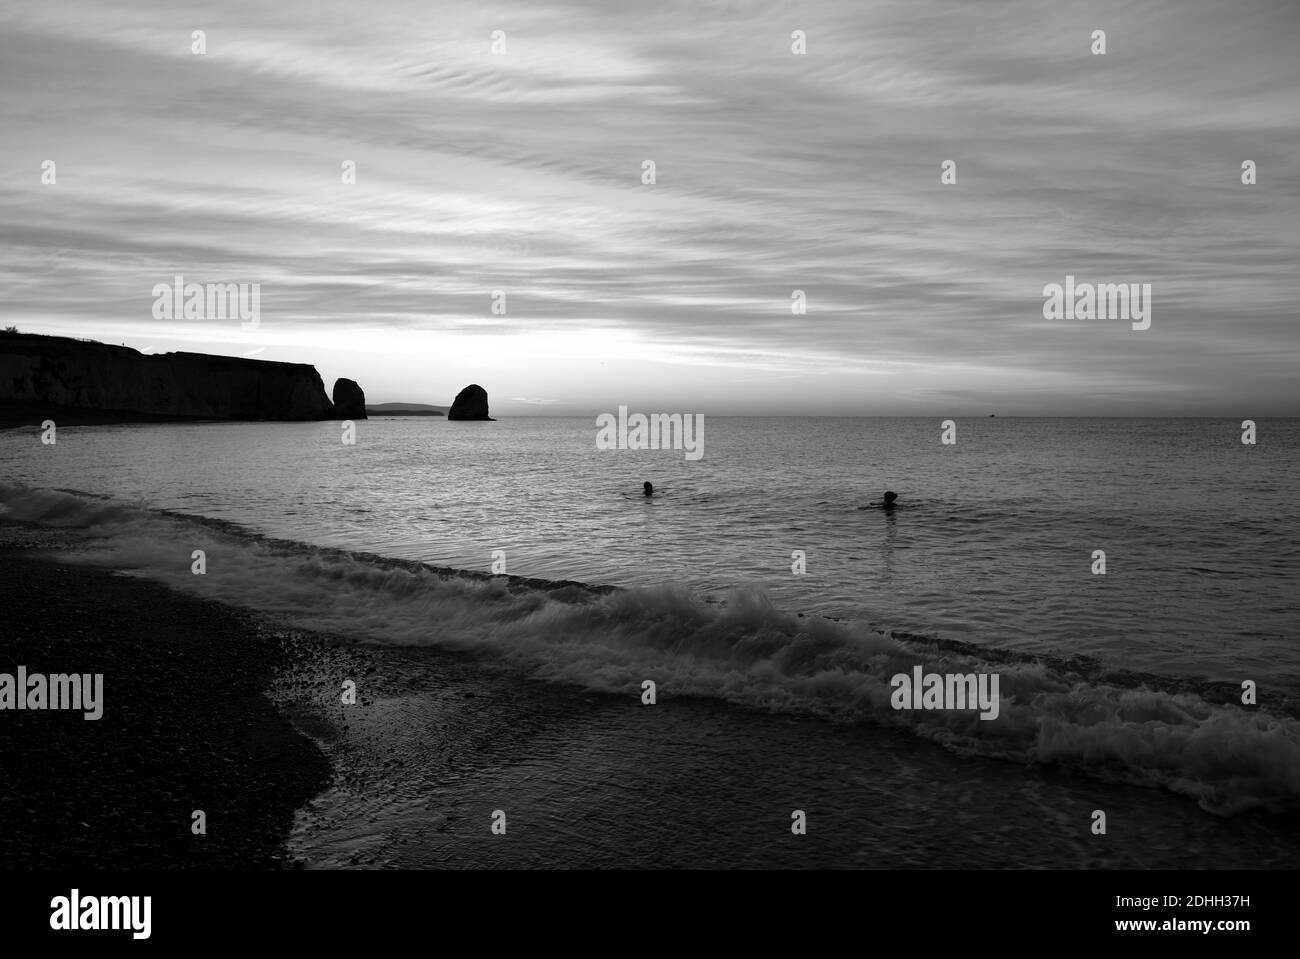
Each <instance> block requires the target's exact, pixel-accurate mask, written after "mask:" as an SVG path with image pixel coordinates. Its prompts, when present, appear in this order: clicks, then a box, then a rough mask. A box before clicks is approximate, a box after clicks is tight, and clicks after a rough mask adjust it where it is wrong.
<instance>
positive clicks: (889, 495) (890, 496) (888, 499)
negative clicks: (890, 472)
mask: <svg viewBox="0 0 1300 959" xmlns="http://www.w3.org/2000/svg"><path fill="white" fill-rule="evenodd" d="M896 499H898V494H897V493H895V492H894V491H893V490H885V505H886V506H893V505H894V500H896Z"/></svg>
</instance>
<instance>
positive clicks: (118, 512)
mask: <svg viewBox="0 0 1300 959" xmlns="http://www.w3.org/2000/svg"><path fill="white" fill-rule="evenodd" d="M0 505H3V507H4V510H3V514H4V515H6V516H7V517H8V518H10V519H16V520H21V521H25V522H30V523H35V524H38V525H40V526H44V527H52V528H59V529H64V530H75V531H77V532H78V538H77V541H76V545H75V547H74V548H73V549H72V551H71V552H60V553H59V555H60V557H61V558H64V559H69V560H74V561H80V562H85V563H89V564H94V565H98V566H106V567H110V568H114V569H118V570H121V571H124V572H127V573H130V574H133V575H141V576H146V577H148V578H150V579H154V580H159V581H161V582H164V583H166V584H168V585H170V586H172V587H174V588H176V589H179V590H181V591H183V592H186V593H190V594H197V595H202V596H207V597H210V598H214V599H217V600H221V601H223V602H227V603H230V604H233V605H237V606H240V607H244V608H247V609H250V610H253V611H255V612H257V613H260V614H263V615H265V616H269V617H272V618H273V619H275V620H276V621H278V622H280V623H283V624H284V625H286V626H289V627H292V628H297V629H308V630H316V631H320V632H325V633H330V634H334V635H336V636H340V637H344V638H347V639H351V640H354V641H362V642H368V643H376V644H395V645H402V646H426V645H427V646H436V647H439V648H442V649H450V650H461V651H470V652H476V653H484V654H490V655H492V656H495V657H500V658H504V659H506V660H508V661H510V662H512V663H515V664H517V665H518V666H519V667H520V668H522V669H524V670H526V671H527V672H528V673H529V674H531V675H532V676H534V677H536V678H538V679H542V680H548V681H553V682H562V683H568V684H575V685H578V686H582V687H585V688H588V689H591V690H596V691H600V692H607V693H616V694H622V695H628V696H633V695H636V696H639V695H640V691H641V684H642V682H643V681H644V680H647V679H648V680H653V681H654V682H655V684H656V686H657V692H658V694H659V696H660V697H662V698H663V700H664V701H665V702H668V701H670V700H671V698H672V697H674V696H699V697H710V698H714V699H718V700H723V701H726V702H729V703H734V704H737V705H740V706H744V707H749V708H755V709H763V710H771V711H777V712H789V713H800V714H809V715H815V716H819V717H822V718H824V719H826V720H829V721H832V722H841V723H873V724H878V725H884V726H890V727H896V728H902V729H905V730H907V731H909V732H911V733H912V734H914V735H916V736H919V737H921V738H924V739H926V740H929V741H932V742H935V743H938V744H940V745H942V746H944V747H945V748H947V749H949V750H951V751H952V752H954V753H957V754H960V755H965V756H980V757H986V758H992V759H1000V760H1006V761H1012V762H1017V763H1023V764H1050V765H1052V766H1055V767H1058V768H1060V769H1063V770H1065V771H1068V772H1071V773H1073V774H1078V775H1085V776H1089V777H1092V778H1097V779H1103V780H1107V781H1118V782H1127V783H1133V784H1137V785H1143V786H1156V787H1163V788H1166V789H1169V790H1172V791H1174V792H1176V793H1179V794H1182V795H1185V796H1188V797H1191V798H1193V799H1195V800H1196V801H1197V802H1198V803H1199V804H1200V805H1201V807H1202V808H1204V809H1206V810H1207V811H1210V812H1213V813H1216V814H1220V815H1233V814H1236V813H1241V812H1245V811H1247V810H1253V809H1262V810H1268V811H1294V810H1300V721H1297V718H1296V717H1295V715H1293V714H1290V713H1288V712H1287V711H1286V710H1284V709H1279V708H1263V707H1260V708H1254V707H1251V708H1244V707H1242V706H1241V705H1239V704H1238V701H1237V699H1236V698H1235V690H1234V689H1233V687H1230V686H1224V685H1222V684H1220V685H1215V684H1209V683H1198V682H1195V681H1189V680H1185V679H1175V678H1168V677H1156V676H1149V675H1142V674H1136V673H1131V672H1126V671H1124V670H1120V669H1115V668H1110V667H1108V666H1107V665H1106V664H1105V663H1103V662H1101V661H1099V660H1097V659H1095V658H1089V657H1076V658H1067V659H1062V658H1052V657H1043V656H1029V655H1026V654H1024V653H1022V652H1016V651H1010V650H1005V649H998V648H991V647H987V646H979V645H974V644H967V643H959V642H953V641H945V640H942V639H938V638H934V637H927V636H924V635H920V634H915V633H901V632H894V633H892V634H885V633H882V632H879V631H877V630H875V629H872V628H871V627H870V625H869V624H866V623H858V622H852V621H831V620H828V619H824V618H821V617H812V616H808V617H805V616H803V615H800V614H797V613H790V612H786V611H783V610H781V609H778V608H776V607H775V606H774V605H773V604H772V602H771V601H770V600H769V598H768V597H767V596H766V594H765V593H764V592H763V591H762V590H760V589H756V588H738V589H735V590H733V591H732V592H731V593H730V595H729V597H728V598H727V600H726V601H725V602H723V603H716V602H714V603H710V602H707V601H704V600H702V599H700V598H699V597H697V596H695V595H693V594H692V592H691V590H690V589H689V588H688V587H687V586H685V585H665V586H662V587H658V588H650V589H614V588H612V587H601V586H593V585H589V584H584V583H576V582H554V581H544V580H534V579H524V578H519V577H508V576H491V575H489V574H487V573H475V572H469V571H464V570H453V569H445V568H436V567H432V566H428V565H426V564H422V563H418V562H412V561H407V560H397V559H391V558H384V557H379V556H374V555H369V554H363V553H353V552H348V551H345V550H339V549H330V548H323V547H316V546H310V545H307V544H303V543H296V542H291V541H285V540H277V539H272V538H269V537H265V536H261V535H258V534H256V533H253V532H250V531H248V530H246V529H244V528H243V527H240V526H239V525H238V524H235V523H230V522H226V521H222V520H213V519H207V518H202V517H194V516H189V515H186V514H180V513H172V512H166V511H162V510H156V509H149V508H146V507H144V506H143V505H131V504H125V503H119V502H115V501H112V500H107V499H102V498H96V497H92V496H90V495H88V494H84V493H75V492H70V491H58V490H33V489H28V488H25V487H20V486H6V485H0ZM195 550H203V551H204V554H205V562H206V572H205V573H204V574H203V575H195V573H194V572H193V571H192V564H193V562H194V560H193V552H194V551H195ZM918 665H919V666H921V667H922V668H923V669H924V671H925V672H927V673H929V672H935V673H963V674H965V673H975V674H981V673H997V674H998V676H999V678H1000V705H999V710H998V715H997V717H996V718H995V719H992V720H983V719H980V718H979V714H978V713H977V712H976V711H973V710H971V711H965V710H963V711H953V710H896V709H894V708H893V706H892V704H891V694H892V692H893V690H892V688H891V686H890V679H891V677H893V676H894V675H896V674H898V673H903V674H910V673H911V671H912V669H913V667H914V666H918Z"/></svg>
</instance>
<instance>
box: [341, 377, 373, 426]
mask: <svg viewBox="0 0 1300 959" xmlns="http://www.w3.org/2000/svg"><path fill="white" fill-rule="evenodd" d="M333 399H334V415H335V416H337V417H338V418H339V419H341V420H364V419H365V418H366V394H365V392H364V391H363V390H362V389H361V387H360V386H358V385H357V381H356V380H345V379H342V378H339V379H337V380H335V381H334V394H333Z"/></svg>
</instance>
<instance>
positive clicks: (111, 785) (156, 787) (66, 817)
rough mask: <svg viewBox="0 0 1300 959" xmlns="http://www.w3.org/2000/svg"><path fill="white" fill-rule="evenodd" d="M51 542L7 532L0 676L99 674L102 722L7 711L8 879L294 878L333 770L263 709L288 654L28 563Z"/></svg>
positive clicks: (195, 609) (221, 617) (243, 622)
mask: <svg viewBox="0 0 1300 959" xmlns="http://www.w3.org/2000/svg"><path fill="white" fill-rule="evenodd" d="M41 534H42V531H40V530H37V529H34V528H23V527H21V526H19V525H18V524H14V523H3V524H0V600H2V602H3V607H4V609H5V619H6V625H5V629H4V632H5V637H4V643H3V647H2V649H3V658H2V659H0V672H10V673H12V672H14V670H15V669H16V668H17V667H18V666H20V665H21V666H25V667H26V668H27V670H28V672H29V673H47V674H49V673H65V672H66V673H71V672H77V673H102V674H103V676H104V679H103V700H102V706H103V715H102V717H101V718H100V719H98V720H94V721H86V720H85V719H84V718H83V713H82V712H81V711H76V710H72V711H53V710H42V711H31V710H25V711H13V710H4V711H0V769H4V770H5V775H4V776H3V777H2V778H0V821H2V822H6V823H9V824H10V826H9V827H7V828H6V829H4V830H3V831H0V870H15V869H23V870H31V869H42V870H48V869H67V868H79V869H83V868H91V869H107V868H129V869H149V868H191V869H192V868H199V869H230V868H244V869H247V868H252V869H275V868H281V867H285V866H289V865H291V863H289V862H288V860H287V858H286V852H285V850H286V840H287V837H288V835H289V830H290V827H291V825H292V821H293V815H294V811H295V810H296V809H297V808H298V807H299V806H301V805H303V804H304V803H306V802H307V801H308V800H310V799H311V797H312V796H314V795H316V794H317V793H318V792H320V791H321V790H323V789H325V788H326V787H327V786H328V785H329V783H330V781H331V778H332V771H331V768H330V765H329V763H328V761H327V760H326V759H325V757H324V756H323V755H322V753H321V751H320V750H319V749H318V747H317V746H316V744H315V743H313V742H312V741H311V740H310V739H309V738H307V737H306V736H304V735H303V734H302V733H301V732H299V731H298V730H297V729H295V727H294V726H293V725H292V724H291V722H290V721H289V720H288V719H287V718H286V717H285V716H283V715H282V714H281V713H280V712H279V711H278V710H277V709H276V707H275V706H274V705H273V704H272V703H271V701H270V699H268V698H267V696H266V695H265V690H266V688H267V687H268V686H269V685H270V683H271V681H272V679H273V677H275V676H276V675H277V674H278V673H280V672H281V671H283V670H284V669H285V668H286V666H287V665H288V660H289V656H288V650H287V649H286V647H285V646H284V644H282V643H275V642H268V641H267V638H266V637H265V636H264V635H260V634H259V633H260V631H259V628H258V626H257V624H256V623H255V622H253V621H252V620H251V618H250V617H247V616H245V615H243V614H241V613H240V611H238V610H235V609H233V608H230V607H227V606H224V605H222V604H220V603H217V602H213V601H211V600H205V599H199V598H193V597H187V596H183V595H181V594H179V593H176V592H174V591H172V590H171V589H169V588H167V587H165V586H162V585H160V584H156V583H153V582H150V581H148V580H143V579H137V578H133V577H129V576H123V575H120V574H115V573H112V572H109V571H105V570H99V569H94V568H90V567H86V566H80V565H74V564H65V563H61V562H59V561H58V559H57V558H47V557H42V556H36V555H32V552H31V550H32V549H33V548H49V546H51V545H56V544H53V543H50V542H48V540H49V539H51V538H52V537H47V536H42V535H41ZM53 538H57V535H56V537H53ZM42 540H46V541H47V542H42ZM14 541H17V542H14ZM195 810H202V811H203V813H204V814H205V816H206V834H205V835H195V834H194V833H193V831H192V824H193V819H192V814H193V812H194V811H195Z"/></svg>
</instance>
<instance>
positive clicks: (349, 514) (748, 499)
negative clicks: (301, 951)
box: [0, 416, 1300, 868]
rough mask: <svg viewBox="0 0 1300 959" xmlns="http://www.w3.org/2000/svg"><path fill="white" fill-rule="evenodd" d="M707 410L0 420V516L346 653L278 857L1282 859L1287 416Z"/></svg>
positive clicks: (717, 862) (593, 862) (1299, 847)
mask: <svg viewBox="0 0 1300 959" xmlns="http://www.w3.org/2000/svg"><path fill="white" fill-rule="evenodd" d="M705 420H706V422H705V430H704V433H703V446H702V450H703V455H702V456H701V457H699V458H698V459H697V458H694V457H692V456H688V455H687V453H688V452H689V451H686V450H682V449H651V450H631V449H601V448H599V447H598V444H597V442H596V437H597V425H596V422H595V418H594V417H593V418H547V417H518V418H505V419H500V420H498V421H496V422H448V421H446V420H445V419H444V418H442V417H387V418H376V419H371V420H364V421H359V422H357V423H356V424H355V425H356V432H355V436H354V437H348V436H347V435H346V433H345V431H344V430H343V428H341V426H340V424H339V423H335V422H321V423H238V424H235V423H195V424H147V425H120V426H86V427H77V426H65V427H58V428H57V437H56V442H54V443H47V442H42V431H41V430H39V429H36V428H34V427H33V428H24V429H10V430H5V431H0V515H4V516H7V517H10V518H14V519H21V520H26V521H29V522H35V523H38V524H40V525H43V526H47V527H50V528H52V529H61V530H64V531H66V532H68V533H69V535H72V536H74V539H73V540H72V545H71V546H70V547H69V548H68V549H66V550H64V551H63V552H62V553H61V554H60V555H61V558H62V559H64V560H66V561H75V562H83V563H88V564H93V565H97V566H103V567H109V568H112V569H116V570H119V571H122V572H123V573H124V574H127V575H133V576H142V577H147V578H149V579H153V580H157V581H160V582H163V583H165V584H167V585H169V586H171V587H173V588H175V589H177V590H180V591H182V592H185V593H189V594H195V595H203V596H206V597H210V598H214V599H217V600H220V601H222V602H226V603H229V604H232V605H235V606H239V607H241V608H243V609H246V610H249V611H251V612H252V613H254V614H256V615H257V616H259V617H262V618H263V619H265V620H266V621H267V622H270V623H274V624H278V625H279V626H280V627H281V628H283V629H285V630H291V631H298V632H302V631H312V632H314V633H320V634H325V635H328V636H330V637H333V638H334V639H333V642H336V643H343V644H352V645H355V646H356V647H358V648H363V649H365V650H366V651H367V655H371V656H373V657H376V658H375V662H376V663H377V664H378V665H377V666H375V667H373V672H372V673H371V674H368V675H367V676H366V677H364V678H363V679H362V681H361V682H360V684H359V685H360V688H361V691H362V694H363V695H362V702H361V703H360V704H358V705H357V706H355V707H345V706H339V705H338V693H337V689H336V688H335V687H336V686H337V677H333V678H326V679H324V680H322V683H323V684H324V686H323V691H322V692H321V695H320V697H319V700H318V702H317V703H316V706H315V713H316V718H315V719H314V720H310V719H309V718H307V717H306V714H305V713H304V714H303V716H302V724H303V728H304V729H306V730H308V731H310V732H312V734H313V735H314V736H315V737H316V738H318V740H319V742H320V744H321V748H322V749H324V750H325V751H326V752H327V753H328V754H330V755H331V758H332V759H334V761H335V763H336V766H337V768H338V769H339V773H338V775H337V782H336V784H335V786H334V787H333V788H332V789H331V790H329V791H328V792H327V793H325V794H323V795H322V796H320V797H318V798H317V800H316V801H315V802H314V803H313V804H312V806H311V807H310V808H307V809H304V810H303V811H302V812H301V813H300V816H299V822H298V825H297V826H296V827H295V832H294V836H293V839H292V841H291V850H292V852H293V853H294V855H295V856H297V857H298V859H299V860H300V862H302V863H303V864H304V865H306V866H308V867H336V866H361V867H371V868H386V867H409V868H449V867H465V866H487V867H494V866H495V867H502V866H523V867H529V866H536V867H549V866H556V865H561V866H574V867H584V866H593V867H606V866H612V867H680V868H692V867H728V866H741V867H758V868H780V867H806V868H817V867H847V868H860V867H878V868H907V867H922V868H925V867H963V866H977V867H999V866H1012V867H1042V868H1093V867H1096V868H1119V867H1136V868H1159V867H1167V868H1184V867H1205V868H1214V867H1220V866H1223V867H1228V866H1231V867H1247V868H1249V867H1252V866H1261V867H1262V866H1279V867H1287V868H1289V867H1290V866H1291V865H1292V864H1293V863H1294V861H1295V857H1296V855H1297V853H1300V830H1297V829H1296V825H1297V813H1300V719H1298V718H1297V717H1300V644H1298V643H1297V633H1298V632H1300V629H1298V627H1300V591H1298V590H1297V588H1296V587H1297V585H1298V584H1300V576H1298V575H1297V567H1298V565H1300V498H1298V497H1297V492H1300V420H1296V419H1261V420H1258V421H1257V422H1256V424H1255V436H1254V442H1253V443H1244V442H1243V433H1244V430H1243V423H1242V421H1241V420H1239V419H1192V418H1187V419H1140V418H1131V419H1130V418H1106V419H1088V418H1017V417H976V418H968V419H958V420H956V421H955V422H954V424H953V427H954V428H952V429H947V428H946V427H945V424H944V423H943V422H942V421H941V420H940V419H939V418H919V417H903V418H834V417H832V418H797V417H792V418H782V417H772V418H760V417H712V416H709V417H706V418H705ZM348 439H352V440H353V441H352V442H348V441H347V440H348ZM945 439H947V440H949V442H945ZM644 482H650V483H652V484H653V486H654V491H655V493H654V495H653V496H652V497H646V496H644V495H643V492H642V484H643V483H644ZM886 490H892V491H895V492H896V493H897V494H898V499H897V505H896V506H895V507H894V508H893V509H889V510H885V509H881V508H879V506H878V503H879V501H880V499H881V496H882V494H883V492H884V491H886ZM916 667H920V668H921V669H922V670H923V672H924V673H931V672H934V673H939V674H971V673H973V674H982V675H992V674H997V676H998V677H999V703H1000V705H999V709H998V711H997V715H996V717H994V718H988V719H982V718H980V713H979V712H978V711H977V710H973V709H900V708H896V705H897V702H896V700H895V699H894V698H893V697H892V696H891V694H892V693H893V691H894V690H893V687H892V683H891V681H892V679H893V677H895V676H898V675H900V674H907V675H911V674H912V671H913V669H914V668H916ZM299 705H301V704H299ZM348 709H351V710H352V712H350V713H345V712H344V710H348ZM300 712H301V710H300ZM344 716H346V717H347V718H346V719H344V718H340V717H344ZM322 717H325V719H322ZM330 717H332V718H330ZM326 720H328V721H326ZM497 813H502V815H501V816H499V817H498V816H497V815H496V814H497ZM800 813H801V814H802V817H803V823H804V825H803V826H802V829H803V831H800V828H801V827H800V826H799V825H798V823H799V822H800V815H799V814H800ZM1098 813H1101V814H1102V815H1101V817H1100V819H1099V817H1098V815H1097V814H1098ZM507 822H508V825H506V824H505V823H507ZM1099 823H1100V824H1101V825H1100V827H1099ZM498 827H499V828H498ZM507 837H510V838H509V841H507Z"/></svg>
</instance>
